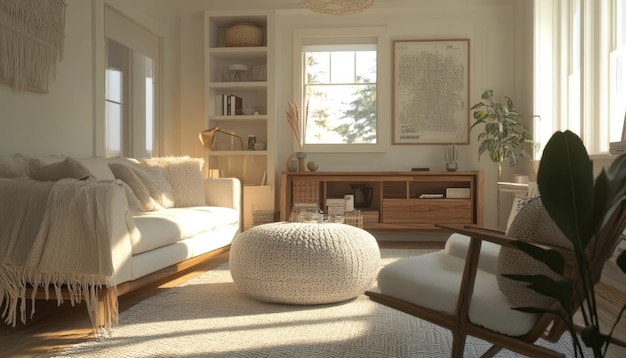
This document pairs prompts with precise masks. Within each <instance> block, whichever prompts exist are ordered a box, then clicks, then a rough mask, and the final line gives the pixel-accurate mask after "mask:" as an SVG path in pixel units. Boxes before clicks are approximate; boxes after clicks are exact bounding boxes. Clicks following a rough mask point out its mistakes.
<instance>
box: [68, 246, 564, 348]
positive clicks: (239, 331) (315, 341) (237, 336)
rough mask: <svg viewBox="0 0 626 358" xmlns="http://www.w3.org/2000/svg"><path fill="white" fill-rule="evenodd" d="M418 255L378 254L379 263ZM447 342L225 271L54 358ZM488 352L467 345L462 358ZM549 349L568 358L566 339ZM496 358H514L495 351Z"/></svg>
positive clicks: (362, 308) (378, 315)
mask: <svg viewBox="0 0 626 358" xmlns="http://www.w3.org/2000/svg"><path fill="white" fill-rule="evenodd" d="M426 252H428V251H425V250H397V249H383V250H381V255H382V258H383V260H382V263H383V265H385V264H389V263H390V262H393V261H395V260H397V259H399V258H401V257H406V256H414V255H420V254H423V253H426ZM426 274H427V273H426ZM451 340H452V335H451V334H450V332H449V331H448V330H445V329H442V328H440V327H438V326H436V325H433V324H430V323H428V322H426V321H423V320H420V319H417V318H414V317H412V316H409V315H406V314H404V313H401V312H398V311H395V310H392V309H390V308H387V307H385V306H382V305H379V304H377V303H374V302H372V301H370V300H369V299H368V298H367V297H366V296H365V295H361V296H359V297H357V298H355V299H352V300H348V301H345V302H340V303H335V304H326V305H315V306H297V305H278V304H270V303H263V302H259V301H255V300H253V299H251V298H249V297H247V296H246V295H245V294H243V293H241V292H240V291H239V290H238V289H237V287H236V285H235V284H234V283H233V281H232V278H231V276H230V272H229V271H228V265H227V264H225V265H222V266H220V267H218V268H217V269H214V270H211V271H208V272H206V273H204V274H202V275H201V276H199V277H197V278H195V279H193V280H191V281H189V282H187V283H186V284H184V285H182V286H179V287H176V288H172V289H169V290H167V291H166V292H163V293H161V294H159V295H156V296H154V297H151V298H149V299H147V300H145V301H142V302H140V303H139V304H137V305H136V306H134V307H132V308H130V309H128V310H126V311H124V312H122V313H120V324H119V325H118V326H116V327H114V328H113V332H112V335H111V337H108V338H106V339H105V340H104V341H96V340H94V341H90V342H86V343H82V344H78V345H75V346H73V347H71V348H69V349H67V350H65V351H63V352H61V353H60V354H59V356H60V357H79V356H88V357H166V356H178V357H449V356H450V344H451ZM542 344H544V343H543V342H542ZM545 345H546V346H549V347H555V345H553V344H550V343H547V342H546V343H545ZM488 348H489V344H488V343H486V342H484V341H481V340H478V339H475V338H473V337H469V338H468V340H467V344H466V349H465V357H479V356H480V355H481V354H482V353H484V352H485V351H486V350H487V349H488ZM556 349H557V350H559V351H561V352H564V353H566V354H567V356H568V357H569V356H574V354H573V351H572V349H571V338H570V337H569V336H567V335H564V336H563V338H562V339H561V341H560V342H558V343H557V344H556ZM498 357H518V355H516V354H514V353H511V352H509V351H502V352H500V353H499V354H498Z"/></svg>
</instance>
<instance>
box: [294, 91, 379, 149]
mask: <svg viewBox="0 0 626 358" xmlns="http://www.w3.org/2000/svg"><path fill="white" fill-rule="evenodd" d="M307 99H308V103H309V107H308V112H309V115H308V123H307V131H306V138H305V143H307V144H346V143H365V144H373V143H376V86H373V85H314V86H308V87H307Z"/></svg>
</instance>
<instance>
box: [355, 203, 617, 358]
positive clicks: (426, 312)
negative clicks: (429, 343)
mask: <svg viewBox="0 0 626 358" xmlns="http://www.w3.org/2000/svg"><path fill="white" fill-rule="evenodd" d="M524 209H526V208H524ZM524 209H522V211H521V212H520V214H518V215H522V212H523V210H524ZM546 215H547V213H546ZM513 225H515V223H514V224H513ZM625 226H626V205H625V200H623V199H622V200H621V201H620V203H619V204H618V205H617V207H616V209H615V211H613V213H612V214H611V215H610V217H609V219H608V221H607V222H606V224H605V225H604V227H603V229H602V230H601V232H600V233H599V235H598V236H597V238H596V239H597V241H598V245H597V246H596V250H594V252H590V253H589V255H588V257H589V264H590V267H591V270H592V271H591V272H592V277H593V278H594V282H598V281H599V279H600V276H601V272H602V267H603V265H604V263H605V262H606V261H607V260H608V258H609V257H610V256H611V254H612V252H613V250H614V248H615V245H616V240H617V239H618V238H619V237H620V233H621V232H622V231H623V230H624V227H625ZM440 227H442V228H445V229H448V230H451V231H454V232H457V233H460V234H463V235H467V236H469V237H471V241H470V243H469V247H468V249H467V256H466V258H465V259H463V258H459V257H457V256H455V255H450V254H448V253H446V252H445V251H444V250H441V251H438V252H433V253H429V254H426V255H421V256H415V257H410V258H406V259H402V260H399V261H397V262H394V263H392V264H390V265H387V266H385V267H383V268H382V269H381V271H380V273H379V276H378V289H377V290H376V291H375V290H372V291H367V292H366V295H368V296H369V297H370V299H371V300H373V301H375V302H378V303H380V304H383V305H385V306H388V307H391V308H394V309H397V310H400V311H403V312H405V313H408V314H410V315H413V316H416V317H418V318H421V319H424V320H427V321H429V322H432V323H434V324H437V325H439V326H442V327H445V328H447V329H450V330H451V331H452V336H453V343H452V357H462V356H463V351H464V346H465V339H466V336H468V335H470V336H474V337H477V338H479V339H482V340H485V341H488V342H491V343H493V346H492V347H491V348H490V349H489V350H488V351H487V352H486V353H485V354H484V355H483V356H484V357H491V356H493V355H495V354H496V353H497V352H499V351H500V350H501V349H502V348H506V349H509V350H512V351H515V352H518V353H521V354H525V355H528V356H531V357H563V356H564V354H563V353H559V352H555V351H552V350H550V349H547V348H545V347H542V346H539V345H536V344H535V342H536V341H537V340H538V339H539V338H544V339H546V340H548V341H551V342H556V341H558V340H559V339H560V337H561V335H562V333H563V332H564V331H566V330H567V326H566V324H565V323H564V322H563V321H561V320H560V319H559V318H558V317H556V316H554V315H551V314H540V315H533V314H528V313H523V312H520V311H517V310H512V309H511V308H513V307H520V306H518V305H516V304H514V303H512V302H511V300H510V299H509V298H508V297H507V296H506V295H504V294H503V293H502V292H501V290H500V289H499V287H498V283H497V279H496V276H497V275H496V273H492V272H489V271H488V270H485V269H484V268H483V267H484V266H485V265H479V259H480V252H481V242H482V241H488V242H492V243H496V244H499V245H501V246H502V248H505V247H506V248H513V249H515V246H513V245H512V244H511V242H512V241H514V239H513V238H511V237H508V236H505V235H503V234H499V233H496V232H494V231H493V230H488V229H481V228H477V227H456V226H443V225H441V226H440ZM512 228H513V227H512ZM510 232H511V231H509V233H510ZM532 243H533V244H536V242H532ZM537 245H538V246H540V247H543V248H546V247H549V248H552V249H554V250H556V251H558V252H560V253H561V254H562V256H563V257H564V259H565V260H566V272H565V273H564V275H565V276H566V277H568V278H570V279H572V280H574V281H575V282H579V280H578V277H577V275H578V271H577V270H575V269H574V268H575V265H576V260H575V256H574V252H573V251H572V250H569V249H567V248H563V247H559V246H555V245H550V244H548V243H541V244H540V245H539V244H537ZM501 258H502V250H501V251H500V256H499V258H498V260H500V259H501ZM501 264H504V263H502V262H498V265H501ZM539 264H540V263H539ZM541 265H543V264H541ZM525 289H527V288H525ZM578 306H579V304H577V305H576V307H578ZM550 308H554V309H561V308H560V305H559V304H558V302H555V303H551V305H550Z"/></svg>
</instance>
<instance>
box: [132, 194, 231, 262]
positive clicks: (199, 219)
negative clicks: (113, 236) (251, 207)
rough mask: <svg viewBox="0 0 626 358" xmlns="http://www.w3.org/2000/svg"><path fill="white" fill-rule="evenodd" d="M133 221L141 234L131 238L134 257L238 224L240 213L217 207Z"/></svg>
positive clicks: (175, 210) (159, 213) (174, 210)
mask: <svg viewBox="0 0 626 358" xmlns="http://www.w3.org/2000/svg"><path fill="white" fill-rule="evenodd" d="M133 218H134V220H135V226H136V227H137V230H138V231H139V234H138V235H133V236H132V237H131V241H132V247H133V255H136V254H139V253H142V252H146V251H149V250H153V249H156V248H159V247H162V246H165V245H169V244H173V243H176V242H178V241H181V240H184V239H186V238H190V237H192V236H196V235H198V234H201V233H203V232H207V231H214V230H217V229H219V228H221V227H223V226H225V225H232V224H236V225H238V223H239V213H238V212H237V210H235V209H231V208H224V207H216V206H199V207H189V208H170V209H164V210H157V211H150V212H142V213H137V214H135V215H134V216H133Z"/></svg>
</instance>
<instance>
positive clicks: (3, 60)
mask: <svg viewBox="0 0 626 358" xmlns="http://www.w3.org/2000/svg"><path fill="white" fill-rule="evenodd" d="M66 6H67V5H66V3H65V1H64V0H0V83H4V84H9V85H12V86H13V88H15V89H16V90H18V91H25V90H27V91H33V92H39V93H48V84H49V83H50V82H51V81H52V80H54V79H55V75H56V65H57V60H58V61H61V60H62V59H63V38H64V29H65V7H66Z"/></svg>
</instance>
